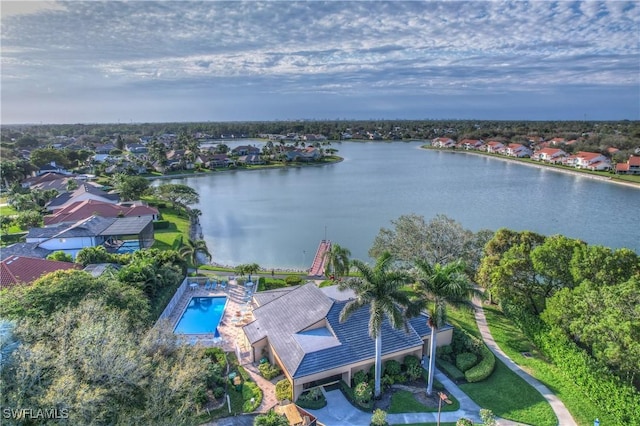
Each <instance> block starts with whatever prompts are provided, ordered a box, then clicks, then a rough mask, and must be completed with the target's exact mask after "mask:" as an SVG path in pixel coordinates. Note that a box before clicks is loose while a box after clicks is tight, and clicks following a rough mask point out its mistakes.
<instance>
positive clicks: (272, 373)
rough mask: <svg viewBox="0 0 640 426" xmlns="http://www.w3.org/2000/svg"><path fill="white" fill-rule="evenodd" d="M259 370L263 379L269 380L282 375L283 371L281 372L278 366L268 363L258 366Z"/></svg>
mask: <svg viewBox="0 0 640 426" xmlns="http://www.w3.org/2000/svg"><path fill="white" fill-rule="evenodd" d="M258 370H259V371H260V374H261V375H262V377H264V378H265V379H267V380H271V379H273V378H274V377H277V376H279V375H280V374H281V373H282V370H280V367H278V366H277V365H271V364H269V363H268V362H265V363H263V364H260V365H259V366H258Z"/></svg>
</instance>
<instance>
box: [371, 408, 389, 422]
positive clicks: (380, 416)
mask: <svg viewBox="0 0 640 426" xmlns="http://www.w3.org/2000/svg"><path fill="white" fill-rule="evenodd" d="M388 424H389V423H387V412H386V411H384V410H381V409H379V408H377V409H376V410H375V411H374V412H373V415H372V416H371V425H372V426H386V425H388Z"/></svg>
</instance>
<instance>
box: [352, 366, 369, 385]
mask: <svg viewBox="0 0 640 426" xmlns="http://www.w3.org/2000/svg"><path fill="white" fill-rule="evenodd" d="M367 381H369V377H368V375H367V373H365V372H364V370H360V371H356V373H355V374H354V375H353V385H354V386H357V385H359V384H360V383H362V382H367Z"/></svg>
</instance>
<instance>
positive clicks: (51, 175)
mask: <svg viewBox="0 0 640 426" xmlns="http://www.w3.org/2000/svg"><path fill="white" fill-rule="evenodd" d="M74 177H75V175H65V174H62V173H57V172H47V173H43V174H41V175H37V176H31V177H28V178H26V179H24V180H23V181H22V182H21V183H20V185H21V186H22V187H23V188H36V187H38V189H41V187H42V186H46V184H47V182H52V181H59V182H60V181H64V182H65V183H66V181H67V180H68V179H70V178H74ZM56 186H57V185H56ZM54 189H55V188H54Z"/></svg>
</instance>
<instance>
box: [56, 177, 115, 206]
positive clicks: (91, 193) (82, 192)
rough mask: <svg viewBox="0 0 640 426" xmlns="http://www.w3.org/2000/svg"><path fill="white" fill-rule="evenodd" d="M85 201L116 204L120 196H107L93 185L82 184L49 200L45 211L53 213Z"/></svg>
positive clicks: (107, 194)
mask: <svg viewBox="0 0 640 426" xmlns="http://www.w3.org/2000/svg"><path fill="white" fill-rule="evenodd" d="M85 200H96V201H102V202H105V203H111V204H116V203H117V202H118V201H120V196H118V195H117V194H109V193H107V192H105V191H103V190H102V189H100V188H97V187H95V186H93V185H90V184H88V183H83V184H82V185H80V186H79V187H78V188H77V189H75V190H73V191H72V192H65V193H64V194H60V195H58V196H57V197H56V198H54V199H53V200H51V202H49V204H47V210H49V211H50V212H54V213H55V212H56V211H57V210H60V209H62V208H65V207H67V206H69V205H71V204H73V203H76V202H78V201H85Z"/></svg>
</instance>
